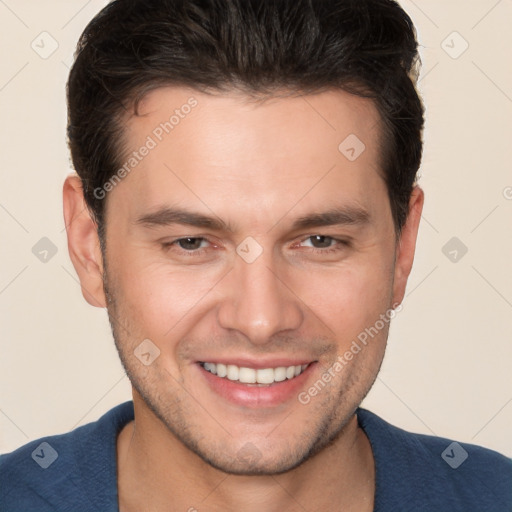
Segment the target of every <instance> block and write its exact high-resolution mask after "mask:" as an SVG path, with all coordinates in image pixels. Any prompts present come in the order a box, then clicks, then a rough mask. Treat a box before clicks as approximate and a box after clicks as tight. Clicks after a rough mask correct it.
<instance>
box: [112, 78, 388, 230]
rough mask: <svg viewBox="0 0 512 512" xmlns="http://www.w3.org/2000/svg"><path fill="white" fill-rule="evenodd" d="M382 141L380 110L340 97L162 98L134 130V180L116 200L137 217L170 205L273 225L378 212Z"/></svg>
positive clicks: (164, 92)
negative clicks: (321, 210) (338, 208)
mask: <svg viewBox="0 0 512 512" xmlns="http://www.w3.org/2000/svg"><path fill="white" fill-rule="evenodd" d="M379 133H380V122H379V115H378V113H377V110H376V108H375V107H374V105H373V103H372V102H371V101H370V100H368V99H365V98H360V97H356V96H353V95H351V94H348V93H345V92H343V91H339V90H336V91H334V90H331V91H327V92H322V93H320V94H316V95H305V96H288V97H286V96H284V97H273V98H269V99H266V100H265V101H254V100H251V99H250V98H248V97H247V96H244V95H243V94H241V93H223V94H214V95H208V94H204V93H200V92H198V91H196V90H193V89H188V88H184V87H183V88H181V87H165V88H160V89H156V90H154V91H152V92H151V93H149V94H148V95H147V96H146V97H145V98H144V99H143V101H142V102H141V103H140V105H139V111H138V115H137V116H132V117H131V118H130V119H128V120H127V121H126V123H125V145H124V147H125V150H126V151H125V152H124V154H123V155H122V157H121V161H122V164H121V165H124V166H125V169H126V170H127V171H128V172H126V173H124V174H125V176H126V177H125V178H123V179H122V180H121V182H120V183H119V185H118V186H116V187H115V190H113V192H112V196H116V197H117V198H119V199H120V198H122V199H123V201H122V203H123V206H122V208H123V209H124V210H125V213H126V214H127V215H130V216H132V217H133V216H136V215H140V214H143V213H145V212H146V211H147V210H148V209H151V208H156V207H161V206H165V205H167V204H173V205H174V206H175V205H180V206H196V207H199V209H201V210H204V209H205V207H206V208H208V209H209V210H211V211H213V212H215V213H217V212H218V213H219V214H221V213H222V212H223V210H225V212H226V214H228V211H227V209H228V207H231V208H232V209H233V208H238V209H239V210H243V211H244V213H245V215H246V216H250V215H253V216H254V215H256V216H259V217H261V216H262V214H263V213H265V214H266V215H267V216H268V217H269V221H270V222H272V221H275V217H276V216H280V215H283V214H284V213H285V212H286V211H287V210H289V209H290V208H292V207H293V208H297V213H298V214H300V212H301V210H304V211H305V210H308V209H310V210H311V209H315V208H316V206H317V205H318V203H319V202H320V203H323V204H321V206H329V203H333V204H334V203H336V204H338V203H339V202H340V201H342V202H343V201H345V202H347V203H353V204H360V205H365V206H367V207H368V209H371V208H372V204H371V202H372V201H371V197H372V196H373V198H374V199H378V197H380V196H384V197H385V195H386V190H385V185H384V182H383V180H382V178H381V176H380V171H379V165H378V163H379V158H380V152H381V150H380V145H379ZM115 202H116V205H117V206H118V207H121V206H120V205H119V204H118V203H119V202H118V201H115ZM366 203H368V204H366ZM294 205H295V206H294ZM196 209H197V208H196ZM258 212H259V213H258ZM270 217H273V218H272V219H271V218H270Z"/></svg>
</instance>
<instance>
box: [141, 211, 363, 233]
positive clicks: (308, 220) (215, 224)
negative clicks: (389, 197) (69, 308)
mask: <svg viewBox="0 0 512 512" xmlns="http://www.w3.org/2000/svg"><path fill="white" fill-rule="evenodd" d="M369 221H370V214H369V213H368V211H367V210H365V209H364V208H361V207H358V206H357V207H356V206H343V207H338V208H332V209H329V210H327V211H324V212H319V213H311V214H308V215H303V216H301V217H299V218H297V219H296V220H295V221H294V222H293V224H292V226H291V230H293V231H295V230H300V229H309V228H313V227H321V226H334V225H363V224H367V223H368V222H369ZM135 223H136V224H141V225H144V226H147V227H158V226H169V225H172V224H184V225H187V226H194V227H199V228H206V229H211V230H213V231H225V232H230V233H233V232H234V229H233V228H232V227H231V226H230V225H229V224H227V223H225V222H224V221H223V220H222V219H220V218H219V217H216V216H208V215H204V214H201V213H197V212H192V211H189V210H183V209H179V208H170V207H164V208H161V209H159V210H157V211H155V212H152V213H148V214H145V215H142V216H141V217H139V218H138V219H137V220H136V221H135ZM271 229H272V228H271Z"/></svg>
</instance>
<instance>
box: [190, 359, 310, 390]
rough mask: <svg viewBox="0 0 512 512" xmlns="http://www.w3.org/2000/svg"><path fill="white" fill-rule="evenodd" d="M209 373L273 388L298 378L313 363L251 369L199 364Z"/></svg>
mask: <svg viewBox="0 0 512 512" xmlns="http://www.w3.org/2000/svg"><path fill="white" fill-rule="evenodd" d="M199 364H200V365H201V366H202V367H203V368H204V369H205V370H206V371H208V372H210V373H212V374H213V375H216V376H217V377H220V378H222V379H228V380H231V381H233V382H239V383H241V384H247V385H249V386H271V385H272V384H274V383H276V382H283V381H285V380H291V379H294V378H295V377H298V376H299V375H301V374H302V372H304V371H305V370H306V368H307V367H308V366H309V364H311V363H307V364H300V365H292V366H277V367H274V368H272V367H269V368H249V367H247V366H237V365H235V364H222V363H208V362H199Z"/></svg>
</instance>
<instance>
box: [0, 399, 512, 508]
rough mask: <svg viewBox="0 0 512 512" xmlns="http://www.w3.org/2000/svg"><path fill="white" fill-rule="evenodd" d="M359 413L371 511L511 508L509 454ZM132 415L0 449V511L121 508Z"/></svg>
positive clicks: (129, 407) (129, 408)
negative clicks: (367, 451)
mask: <svg viewBox="0 0 512 512" xmlns="http://www.w3.org/2000/svg"><path fill="white" fill-rule="evenodd" d="M357 418H358V421H359V425H360V426H361V428H362V429H363V430H364V432H365V433H366V435H367V437H368V439H369V440H370V443H371V446H372V450H373V455H374V458H375V469H376V491H375V508H374V512H405V511H411V512H413V511H414V512H422V511H424V512H457V511H460V512H473V511H474V512H485V511H487V512H505V511H506V512H512V461H511V460H510V459H507V458H506V457H504V456H503V455H500V454H499V453H497V452H494V451H492V450H488V449H485V448H482V447H479V446H475V445H470V444H464V443H460V444H459V443H456V442H453V441H451V440H448V439H444V438H440V437H434V436H426V435H421V434H412V433H410V432H406V431H404V430H402V429H400V428H397V427H394V426H392V425H390V424H389V423H387V422H385V421H384V420H382V419H381V418H379V417H378V416H376V415H375V414H373V413H371V412H370V411H367V410H365V409H361V408H360V409H358V410H357ZM132 419H133V402H131V401H129V402H125V403H123V404H120V405H118V406H117V407H114V408H113V409H111V410H110V411H108V412H107V413H106V414H104V415H103V416H102V417H101V418H100V419H99V420H98V421H96V422H93V423H89V424H87V425H84V426H82V427H79V428H77V429H75V430H73V431H72V432H69V433H67V434H62V435H57V436H50V437H46V438H41V439H38V440H37V441H32V442H30V443H27V444H26V445H24V446H22V447H21V448H18V449H17V450H15V451H13V452H11V453H9V454H5V455H2V456H0V511H1V512H36V511H37V512H50V511H51V512H57V511H58V512H64V511H69V512H82V511H91V512H92V511H96V512H111V511H112V512H117V511H118V510H119V509H118V502H117V477H116V472H117V467H116V441H117V435H118V433H119V432H120V430H121V429H122V428H123V426H124V425H126V424H127V423H128V422H129V421H131V420H132Z"/></svg>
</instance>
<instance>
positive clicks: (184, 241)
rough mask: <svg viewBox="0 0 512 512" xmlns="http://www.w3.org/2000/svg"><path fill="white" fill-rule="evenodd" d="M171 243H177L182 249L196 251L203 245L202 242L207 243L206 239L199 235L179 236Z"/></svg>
mask: <svg viewBox="0 0 512 512" xmlns="http://www.w3.org/2000/svg"><path fill="white" fill-rule="evenodd" d="M173 243H174V244H176V245H178V246H179V247H180V248H181V249H183V250H184V251H197V250H198V249H202V248H203V247H204V246H203V245H202V244H203V243H207V240H206V239H205V238H201V237H195V236H194V237H192V236H188V237H186V238H179V239H178V240H175V241H174V242H173Z"/></svg>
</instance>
